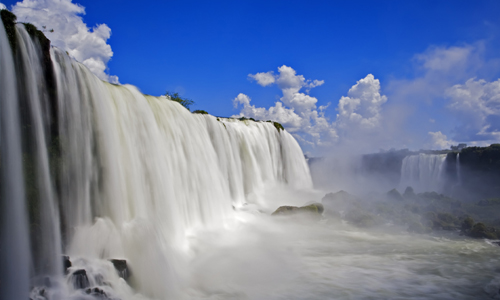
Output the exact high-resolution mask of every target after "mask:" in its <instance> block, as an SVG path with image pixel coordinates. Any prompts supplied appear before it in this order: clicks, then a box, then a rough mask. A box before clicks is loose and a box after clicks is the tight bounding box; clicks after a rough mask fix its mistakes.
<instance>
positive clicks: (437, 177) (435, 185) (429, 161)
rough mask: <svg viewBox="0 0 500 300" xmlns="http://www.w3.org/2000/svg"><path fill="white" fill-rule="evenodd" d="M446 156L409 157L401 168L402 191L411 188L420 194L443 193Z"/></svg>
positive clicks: (423, 155)
mask: <svg viewBox="0 0 500 300" xmlns="http://www.w3.org/2000/svg"><path fill="white" fill-rule="evenodd" d="M445 161H446V154H423V153H420V154H418V155H409V156H407V157H405V158H404V159H403V164H402V166H401V181H400V185H399V186H400V189H402V190H404V189H405V188H406V187H407V186H411V187H413V188H414V189H415V191H418V192H426V191H435V192H441V189H442V185H443V183H444V178H443V177H444V174H443V173H444V164H445Z"/></svg>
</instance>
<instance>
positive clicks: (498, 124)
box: [446, 78, 500, 141]
mask: <svg viewBox="0 0 500 300" xmlns="http://www.w3.org/2000/svg"><path fill="white" fill-rule="evenodd" d="M446 96H447V98H448V99H449V105H448V107H449V108H450V109H451V110H452V111H453V112H455V113H457V115H458V116H459V120H460V125H459V126H457V129H456V137H455V138H460V139H463V140H466V141H469V140H476V141H477V140H479V141H481V140H488V141H499V140H500V79H498V80H496V81H493V82H487V81H485V80H482V79H480V80H477V79H475V78H471V79H469V80H467V81H466V82H465V83H464V84H456V85H454V86H452V87H451V88H449V89H447V90H446Z"/></svg>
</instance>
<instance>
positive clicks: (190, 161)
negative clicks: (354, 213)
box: [0, 24, 312, 299]
mask: <svg viewBox="0 0 500 300" xmlns="http://www.w3.org/2000/svg"><path fill="white" fill-rule="evenodd" d="M16 32H17V34H16V39H17V44H16V47H17V48H16V51H15V52H16V59H13V58H12V55H11V54H10V48H9V43H8V41H7V38H6V35H5V32H4V28H3V26H2V27H0V47H1V48H0V50H1V52H0V64H1V69H0V72H1V73H0V75H1V77H0V87H1V93H0V96H1V97H2V98H1V105H2V106H1V147H2V148H1V155H2V165H1V166H2V199H3V201H2V205H3V206H2V213H3V216H2V221H3V225H2V230H4V231H6V229H7V228H9V230H11V231H9V232H2V245H6V244H8V245H9V248H7V249H8V250H12V252H13V254H12V256H7V255H5V254H4V255H3V256H2V259H6V258H8V259H9V260H11V261H10V262H3V264H2V271H1V272H2V277H1V278H2V285H4V284H5V282H11V281H12V282H16V283H17V285H16V286H15V287H14V289H17V290H27V288H28V284H29V283H28V282H27V277H28V274H27V273H28V271H29V269H30V267H29V266H28V264H29V258H28V256H29V246H28V226H30V228H31V234H32V241H33V239H35V242H34V244H33V245H32V247H31V248H34V250H33V252H32V254H33V257H34V259H33V261H32V262H31V264H32V267H31V269H32V273H33V272H34V274H32V275H39V276H45V275H50V276H52V277H54V278H56V277H61V276H62V262H61V253H65V254H68V255H70V256H71V257H75V258H81V260H80V265H81V266H83V265H84V264H85V261H89V260H106V259H109V258H117V257H119V258H126V259H127V262H128V263H129V264H130V265H131V266H132V269H133V273H134V274H135V275H136V276H135V281H134V283H135V286H136V287H137V289H138V290H139V291H140V292H142V293H144V294H145V295H147V296H149V297H153V298H165V297H166V295H167V296H168V295H173V294H175V291H176V288H177V286H176V283H175V282H176V278H177V277H178V276H180V275H179V274H182V270H183V266H182V265H179V264H180V263H179V262H178V261H177V259H176V253H178V252H179V251H180V250H181V249H184V248H185V247H186V243H187V235H189V233H190V232H192V231H193V230H197V229H199V228H212V227H214V228H216V227H222V226H226V225H227V224H228V223H230V222H231V220H232V218H233V216H234V212H233V209H238V208H241V207H242V206H244V205H245V204H246V203H248V202H250V201H254V202H259V201H264V200H263V199H259V198H258V196H256V195H258V191H259V190H261V189H263V188H264V187H266V186H269V185H289V186H290V187H293V188H296V189H301V188H311V187H312V181H311V177H310V174H309V169H308V166H307V163H306V161H305V159H304V155H303V153H302V150H301V149H300V147H299V145H298V143H297V142H296V141H295V139H294V138H293V137H292V136H291V135H290V134H289V133H288V132H286V131H284V130H278V129H277V128H275V127H274V126H273V124H272V123H267V122H253V121H239V120H234V119H224V118H216V117H213V116H210V115H200V114H192V113H191V112H189V111H188V110H187V109H185V108H184V107H182V106H181V105H180V104H178V103H176V102H173V101H170V100H168V99H167V98H165V97H153V96H147V95H143V94H142V93H140V92H139V91H138V90H137V88H135V87H133V86H130V85H124V86H117V85H112V84H109V83H106V82H103V81H101V80H99V79H98V78H97V77H96V76H94V75H93V74H92V73H91V72H90V71H89V70H88V69H87V68H86V67H84V66H83V65H82V64H80V63H77V62H75V61H74V60H72V59H70V58H69V57H68V55H67V54H66V53H65V52H64V51H61V50H59V49H56V48H51V49H50V59H51V62H50V63H49V65H44V64H43V60H44V57H42V52H43V50H42V49H41V47H40V44H39V42H38V41H37V40H36V39H33V37H32V36H30V34H29V33H28V32H27V31H26V30H25V29H24V26H23V25H21V24H19V25H17V28H16ZM45 54H47V53H45ZM13 62H15V64H14V63H13ZM49 69H50V70H49ZM47 70H49V71H50V72H52V73H50V72H48V71H47ZM47 74H52V75H51V76H53V78H52V77H47V76H48V75H47ZM16 78H17V79H18V82H17V83H16V82H15V79H16ZM49 81H50V82H53V87H50V86H49V85H48V84H47V82H49ZM16 85H17V90H18V91H20V93H21V95H19V96H18V95H16ZM53 88H55V90H54V89H53ZM21 100H22V103H21V104H19V103H18V102H19V101H21ZM19 107H20V108H19ZM19 110H20V111H21V115H22V120H23V121H22V123H23V124H22V125H21V122H20V121H19V118H18V114H19ZM54 112H55V113H56V114H54ZM54 124H55V125H54ZM54 126H56V128H54ZM21 132H22V134H21ZM7 141H8V142H7ZM21 146H22V149H23V150H22V151H21ZM21 153H22V155H21ZM21 163H23V166H24V171H25V172H24V175H23V174H22V166H21ZM23 176H24V180H23ZM23 182H25V183H26V185H27V186H26V194H27V196H26V198H27V200H26V202H25V197H24V192H25V189H24V188H23ZM6 199H8V201H6ZM257 204H258V203H257ZM25 205H28V207H29V209H30V210H29V211H30V220H29V221H27V220H26V216H25V209H24V207H25ZM33 236H35V237H36V238H34V237H33ZM2 251H4V250H3V249H2ZM78 261H79V260H76V261H74V264H76V265H78V264H79V262H78ZM4 264H7V266H8V267H12V268H14V267H15V268H16V272H12V271H9V270H10V269H9V270H7V269H3V266H4ZM108 264H109V263H108ZM93 266H94V267H92V268H89V269H87V272H88V274H89V278H90V276H91V274H92V272H94V271H95V270H96V267H95V266H96V265H93ZM33 270H34V271H33ZM95 272H97V271H95ZM12 274H17V276H19V278H11V279H9V281H7V280H6V281H4V277H5V276H10V275H12ZM95 278H97V275H96V277H95ZM89 280H91V281H92V279H91V278H90V279H89ZM96 280H97V279H96ZM108 280H112V278H111V279H109V278H108ZM116 280H118V279H116ZM92 282H94V281H92ZM95 282H98V281H95ZM120 284H121V283H120V282H118V281H116V282H114V283H113V282H112V285H114V286H115V287H116V286H119V285H120ZM7 286H8V284H7ZM68 293H70V294H71V290H70V291H68ZM9 295H11V296H9V297H6V299H7V298H9V299H26V298H27V295H26V296H25V294H23V293H21V294H19V293H18V294H17V296H16V295H15V294H9ZM19 295H22V296H19ZM56 298H57V297H56Z"/></svg>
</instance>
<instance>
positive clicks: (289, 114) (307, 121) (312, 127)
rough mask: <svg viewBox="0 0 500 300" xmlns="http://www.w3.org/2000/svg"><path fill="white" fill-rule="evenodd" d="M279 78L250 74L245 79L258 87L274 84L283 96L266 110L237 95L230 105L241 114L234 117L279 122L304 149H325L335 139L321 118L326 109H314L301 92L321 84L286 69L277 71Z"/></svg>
mask: <svg viewBox="0 0 500 300" xmlns="http://www.w3.org/2000/svg"><path fill="white" fill-rule="evenodd" d="M278 73H279V74H278V75H276V74H274V73H273V72H272V71H269V72H262V73H256V74H249V75H248V77H249V78H250V79H253V80H255V81H257V83H258V84H259V85H261V86H268V85H272V84H276V85H277V86H278V87H279V88H280V89H281V91H282V93H283V96H282V97H281V98H280V101H277V102H276V103H275V105H274V106H272V107H269V108H268V109H266V108H264V107H255V106H254V105H250V98H249V97H248V96H247V95H245V94H239V95H238V96H237V97H236V98H235V99H234V100H233V103H234V105H235V107H238V106H239V105H241V106H242V108H241V111H240V114H239V115H236V116H234V117H242V116H245V117H249V118H254V119H258V120H274V121H277V122H280V123H281V124H282V125H283V126H284V127H285V128H286V130H287V131H289V132H291V133H292V134H293V135H294V136H295V137H296V138H297V139H298V140H299V142H301V143H302V144H303V145H310V146H316V145H324V144H325V143H330V142H331V141H332V140H334V139H335V138H336V136H337V134H336V131H335V128H333V125H332V124H331V123H330V122H329V121H328V119H327V118H326V117H325V115H324V109H325V108H326V106H322V107H320V109H319V111H318V110H317V109H316V103H317V102H318V99H316V98H315V97H312V96H310V95H307V94H306V93H301V92H300V90H301V89H302V88H305V89H306V92H307V93H308V91H309V89H311V88H314V87H317V86H320V85H322V84H323V83H324V81H323V80H306V79H305V77H304V76H303V75H297V73H296V71H295V70H294V69H293V68H291V67H288V66H285V65H283V66H281V67H279V68H278Z"/></svg>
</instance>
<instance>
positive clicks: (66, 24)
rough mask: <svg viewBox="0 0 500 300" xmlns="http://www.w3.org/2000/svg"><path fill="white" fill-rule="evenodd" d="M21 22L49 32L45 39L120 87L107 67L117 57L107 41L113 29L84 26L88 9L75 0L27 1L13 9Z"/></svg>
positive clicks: (100, 26) (102, 77)
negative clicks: (84, 18)
mask: <svg viewBox="0 0 500 300" xmlns="http://www.w3.org/2000/svg"><path fill="white" fill-rule="evenodd" d="M12 12H13V13H14V14H16V15H17V18H18V21H19V22H29V23H32V24H33V25H35V26H37V27H38V28H40V29H41V28H46V30H45V35H46V36H47V37H48V38H49V39H50V40H51V42H52V45H54V46H56V47H59V48H61V49H63V50H65V51H67V52H68V53H69V55H70V56H72V57H73V58H75V59H76V60H77V61H79V62H81V63H83V64H84V65H85V66H87V67H88V68H89V70H91V71H92V72H93V73H94V74H96V75H97V76H98V77H99V78H101V79H103V80H106V81H109V82H112V83H118V77H116V76H110V75H109V74H108V73H107V63H108V61H109V60H110V59H111V57H112V56H113V51H112V50H111V46H110V45H108V44H107V40H108V39H109V38H110V36H111V29H110V28H109V27H108V26H107V25H106V24H100V25H97V26H95V27H93V28H89V27H88V26H87V24H85V23H84V22H83V19H82V17H81V16H82V15H84V14H85V8H84V7H83V6H81V5H79V4H76V3H72V1H71V0H24V1H22V2H18V3H16V4H15V5H14V6H13V7H12Z"/></svg>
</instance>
